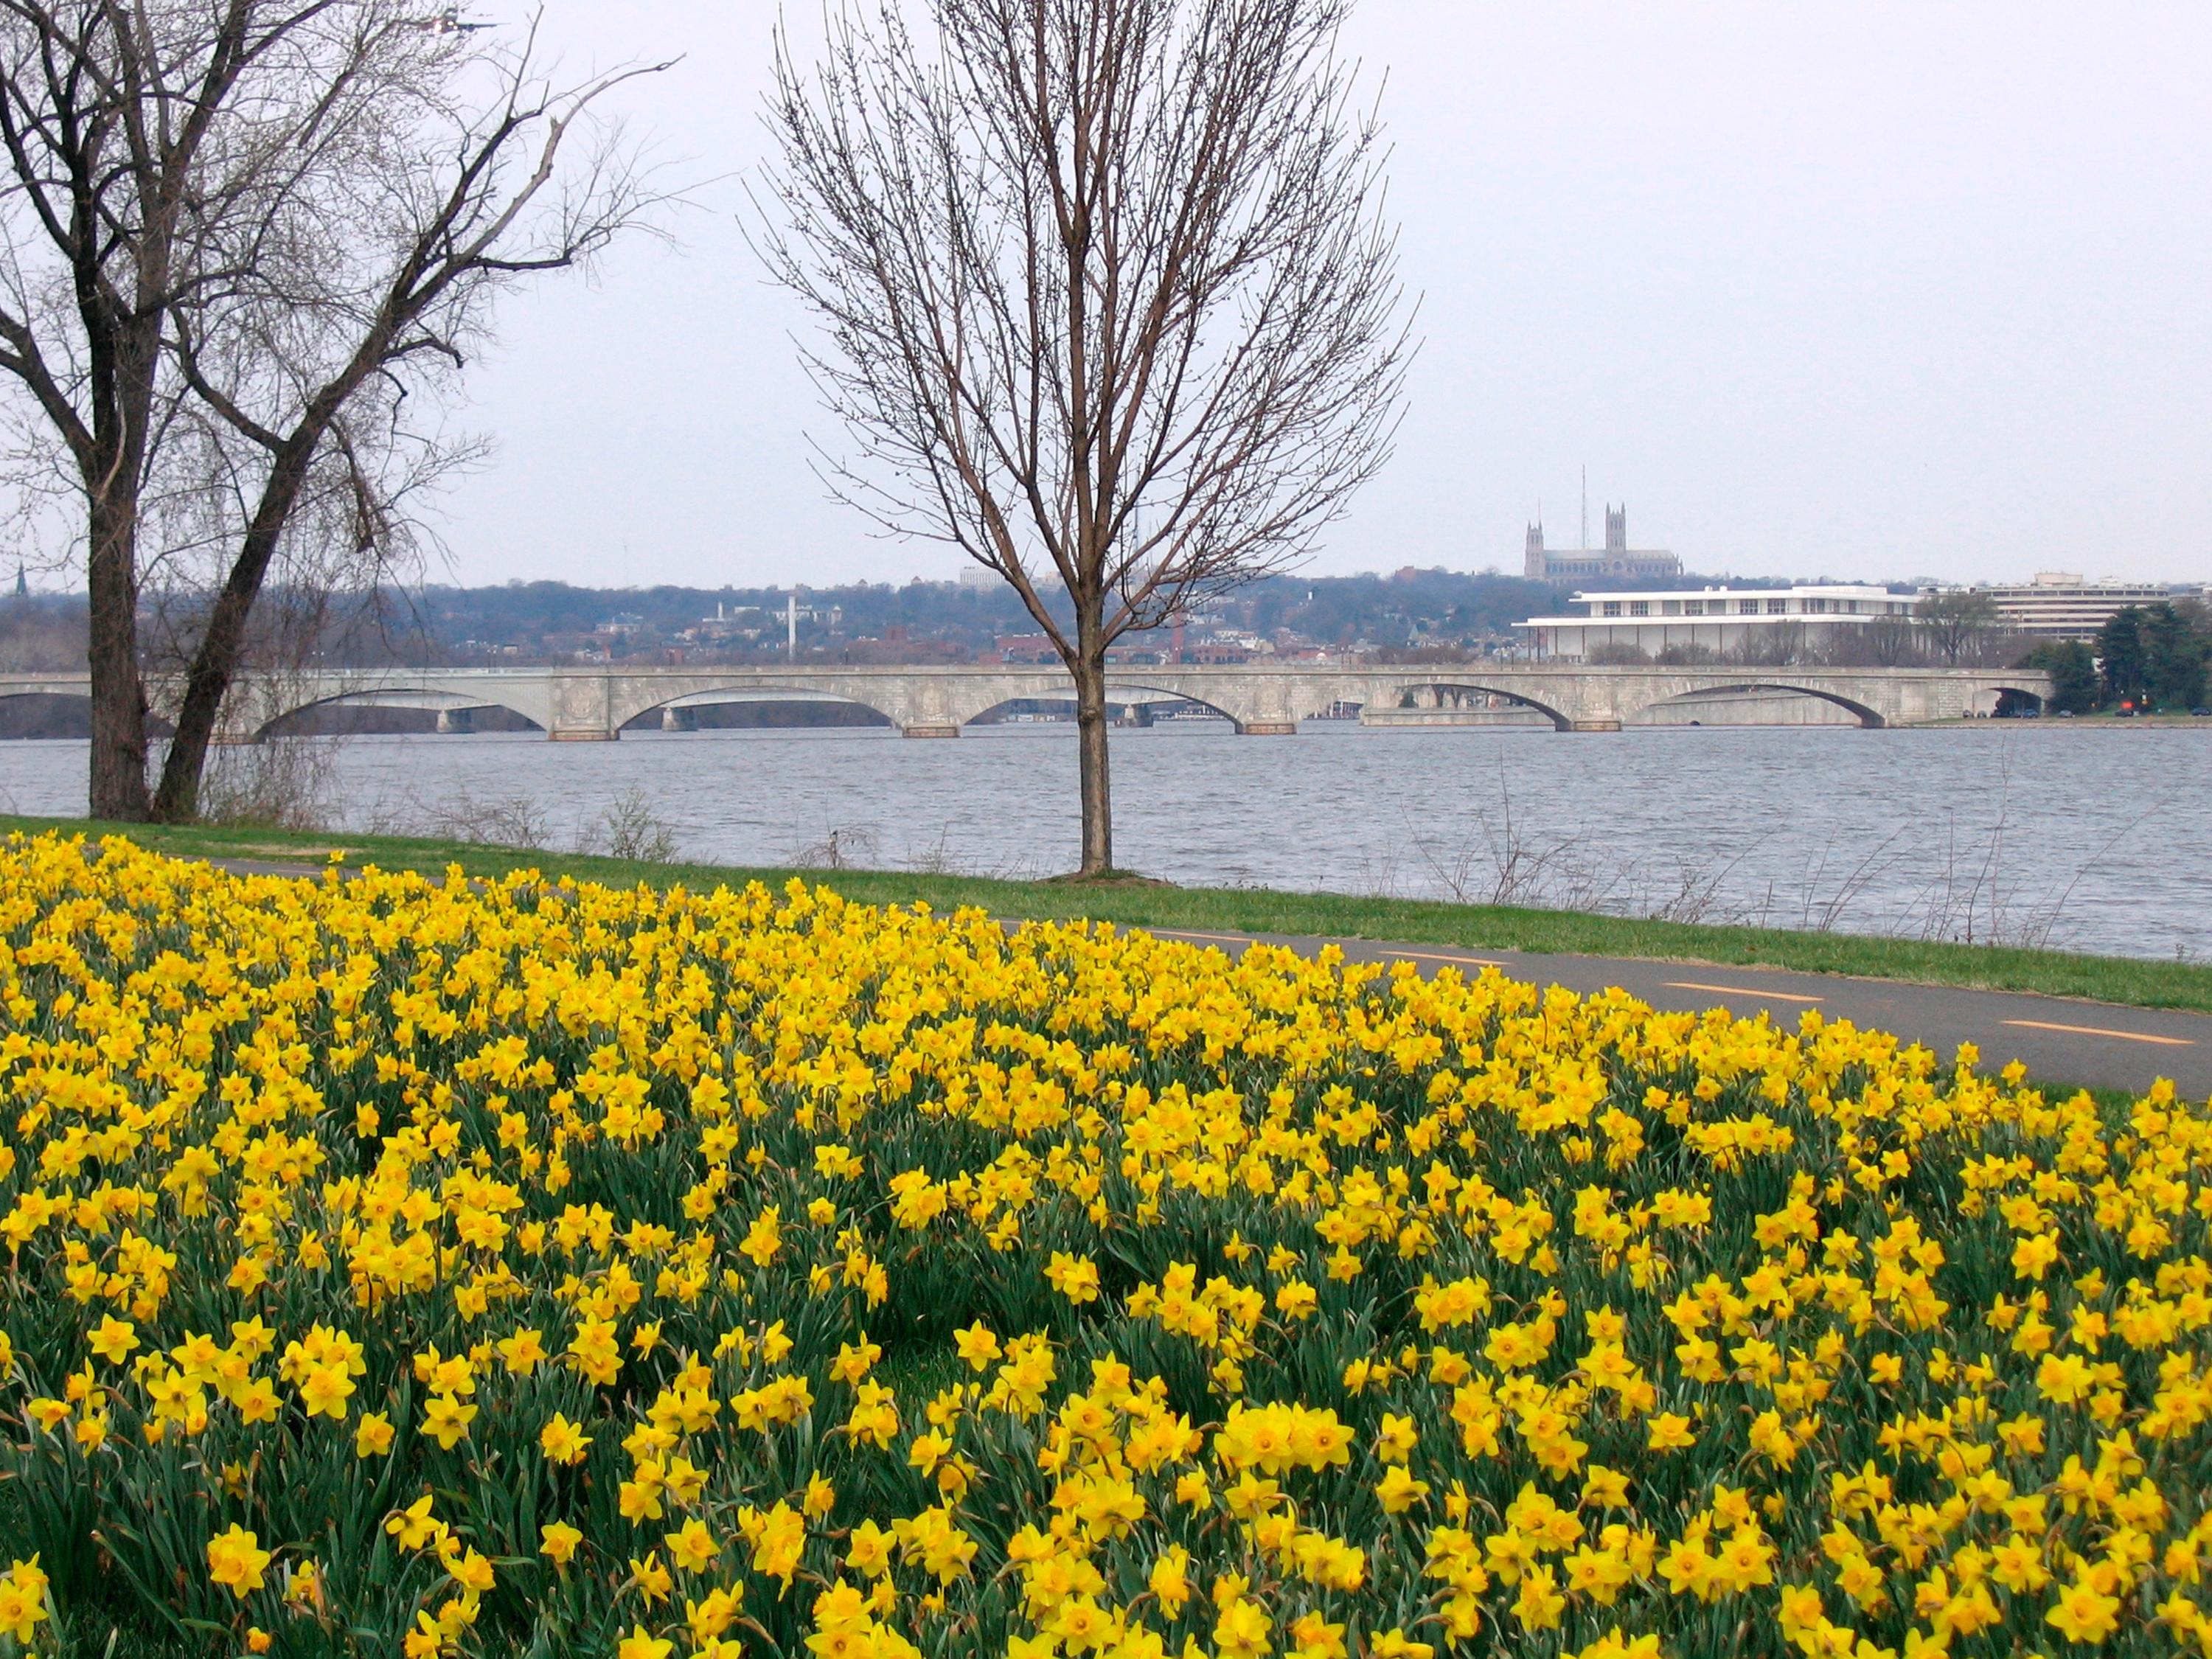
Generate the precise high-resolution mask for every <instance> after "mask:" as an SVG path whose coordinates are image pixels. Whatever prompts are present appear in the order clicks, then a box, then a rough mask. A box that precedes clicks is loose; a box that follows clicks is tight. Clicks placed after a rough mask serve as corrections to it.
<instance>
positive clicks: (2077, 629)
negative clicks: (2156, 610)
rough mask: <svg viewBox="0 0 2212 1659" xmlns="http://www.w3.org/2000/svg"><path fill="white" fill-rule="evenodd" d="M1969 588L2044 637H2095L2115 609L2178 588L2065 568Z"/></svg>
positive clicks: (2004, 618) (2024, 629)
mask: <svg viewBox="0 0 2212 1659" xmlns="http://www.w3.org/2000/svg"><path fill="white" fill-rule="evenodd" d="M1966 591H1967V592H1973V593H1986V594H1988V595H1989V597H1990V600H1991V601H1992V602H1993V603H1994V604H1995V605H1996V611H1997V617H1998V620H1999V621H2000V622H2001V623H2003V624H2004V625H2005V626H2006V627H2008V628H2012V629H2017V630H2019V631H2020V632H2021V633H2023V634H2033V635H2036V637H2038V638H2039V639H2045V640H2092V639H2094V638H2096V636H2097V630H2098V629H2100V628H2102V627H2103V626H2104V625H2105V623H2106V622H2107V621H2109V620H2110V619H2111V617H2112V614H2113V613H2114V612H2115V611H2124V610H2126V609H2127V608H2128V606H2130V605H2158V604H2160V603H2162V602H2163V601H2165V600H2167V599H2172V598H2173V597H2174V593H2175V590H2174V589H2172V588H2171V587H2168V586H2165V585H2164V584H2163V583H2160V582H2112V581H2105V582H2093V581H2086V580H2083V579H2082V578H2081V577H2080V576H2077V575H2074V574H2070V573H2069V572H2066V571H2063V570H2039V571H2038V572H2036V574H2035V580H2033V581H2029V582H2019V583H2013V584H2008V585H1998V586H1983V585H1977V586H1974V587H1972V588H1969V589H1967V590H1966Z"/></svg>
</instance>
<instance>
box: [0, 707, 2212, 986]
mask: <svg viewBox="0 0 2212 1659" xmlns="http://www.w3.org/2000/svg"><path fill="white" fill-rule="evenodd" d="M271 751H274V753H275V756H276V758H275V759H274V760H272V759H271V757H270V753H271ZM286 751H289V753H290V755H291V757H292V759H291V760H290V761H289V762H287V761H286V760H285V759H284V755H285V753H286ZM224 761H225V763H226V764H243V765H245V766H247V767H255V766H263V767H265V766H269V765H271V764H276V765H286V764H289V765H290V766H291V767H292V768H293V769H295V771H296V770H301V769H305V770H306V771H307V772H309V773H311V774H313V776H314V780H315V782H316V784H317V787H319V790H320V792H321V793H322V795H323V797H324V799H325V800H326V801H328V802H330V803H333V805H330V806H327V807H326V808H325V818H326V820H327V821H328V822H330V823H331V824H332V825H333V827H335V828H338V829H352V830H355V831H356V832H362V831H368V830H373V829H383V830H389V831H393V832H404V831H406V830H410V829H415V830H420V831H422V832H425V833H432V834H446V835H455V834H459V835H465V836H476V837H480V838H485V839H519V838H528V839H532V840H534V841H536V842H539V843H540V844H549V845H555V846H562V847H568V846H578V845H592V844H594V843H596V844H598V845H599V846H605V845H606V844H608V841H609V837H610V835H611V833H612V830H611V824H612V823H613V822H614V821H615V820H617V819H620V818H621V817H623V809H624V808H627V809H628V817H629V823H630V827H631V829H632V830H633V831H635V830H637V829H641V828H642V829H647V830H649V829H651V828H653V825H654V824H656V823H658V824H659V825H665V827H666V828H667V829H669V830H670V831H671V832H672V834H673V837H674V841H675V844H676V846H677V848H678V850H679V852H680V853H681V854H682V855H683V856H684V857H685V858H687V859H692V860H702V861H710V862H714V863H728V864H740V865H756V866H758V865H786V864H791V863H794V862H799V863H806V864H815V865H828V866H835V865H836V864H839V863H843V864H848V865H864V866H898V867H906V868H933V869H942V870H948V871H960V872H970V873H975V874H989V875H1005V876H1013V877H1020V876H1035V875H1042V874H1049V873H1052V872H1055V871H1059V870H1063V869H1066V868H1069V867H1071V866H1073V862H1074V854H1075V850H1076V845H1077V834H1076V811H1075V745H1074V741H1073V727H1071V726H1018V725H1009V726H996V727H979V728H971V730H970V731H969V732H968V733H967V734H966V735H965V736H963V737H962V738H959V739H957V740H955V741H942V740H939V741H927V742H925V741H915V740H909V739H905V738H900V737H898V736H897V735H896V734H895V733H891V732H884V731H879V730H871V729H865V728H863V729H838V730H820V729H816V730H767V731H760V730H753V731H710V732H685V733H676V732H668V733H663V732H643V733H640V732H632V733H630V734H628V735H626V736H625V737H624V738H623V739H622V740H621V741H620V742H619V743H610V744H551V743H548V742H546V741H545V740H544V738H542V737H538V736H537V735H535V734H511V735H508V734H502V735H480V736H469V735H453V736H421V737H393V738H367V737H355V738H301V739H290V740H288V741H286V742H284V743H282V744H266V745H263V748H262V749H261V750H234V751H228V754H227V755H226V756H225V757H224ZM1113 765H1114V803H1115V854H1116V862H1117V863H1119V864H1121V865H1122V866H1126V867H1128V868H1131V869H1135V870H1140V871H1144V872H1148V873H1151V874H1153V875H1158V876H1164V877H1166V878H1169V879H1170V880H1173V881H1176V882H1179V883H1183V884H1194V885H1208V886H1237V885H1249V886H1256V887H1278V888H1287V889H1297V890H1333V891H1340V892H1354V893H1389V894H1396V895H1401V896H1431V897H1459V898H1463V899H1468V900H1484V901H1486V900H1492V899H1497V900H1503V901H1506V902H1520V903H1534V904H1551V905H1560V906H1569V907H1573V908H1595V909H1603V910H1608V911H1612V912H1615V913H1617V914H1621V915H1668V916H1673V917H1675V918H1678V919H1680V920H1702V921H1742V922H1764V923H1768V924H1771V925H1774V926H1778V927H1834V928H1838V929H1842V930H1844V931H1849V932H1855V933H1893V934H1900V935H1906V936H1911V937H1926V938H1936V939H1967V940H1974V941H1985V940H1996V941H1998V942H2005V943H2022V944H2038V943H2043V944H2050V945H2059V946H2063V947H2066V948H2070V949H2075V950H2086V951H2102V952H2108V953H2112V954H2115V955H2126V956H2138V957H2175V956H2177V955H2179V956H2185V957H2191V958H2195V959H2205V958H2212V730H2206V731H2203V732H2199V731H2197V730H2194V729H2191V728H2172V727H2162V728H2138V729H2129V728H2121V729H2118V730H2114V729H2111V728H2105V727H2100V728H2098V729H2081V728H2074V729H2069V728H2067V727H2065V726H2059V725H2055V724H2046V725H2041V726H2015V725H2014V724H2012V723H2010V722H2006V723H2003V724H2002V725H1999V724H1992V725H1990V726H1986V727H1983V726H1976V727H1972V728H1959V727H1953V728H1948V729H1940V730H1928V731H1911V730H1902V731H1875V732H1869V731H1862V730H1859V729H1857V728H1855V727H1819V726H1805V727H1759V726H1747V727H1735V728H1723V727H1711V726H1705V727H1698V728H1692V729H1674V730H1667V729H1659V730H1642V731H1635V730H1632V731H1628V732H1619V733H1608V734H1602V735H1599V734H1580V735H1574V736H1565V735H1561V734H1559V733H1557V732H1552V731H1549V730H1547V729H1545V730H1535V729H1522V730H1516V729H1510V728H1505V729H1499V728H1492V729H1489V730H1480V729H1457V730H1452V729H1446V730H1434V729H1431V730H1427V731H1419V730H1399V731H1379V730H1370V729H1366V728H1363V727H1361V726H1358V724H1357V723H1356V722H1351V721H1312V722H1309V723H1308V725H1307V726H1306V727H1305V728H1304V731H1303V732H1301V733H1300V735H1298V736H1297V737H1296V738H1237V737H1235V736H1232V735H1231V734H1230V732H1229V729H1228V727H1227V726H1225V725H1223V724H1221V723H1219V722H1216V721H1211V720H1207V721H1182V720H1177V721H1170V722H1166V723H1164V724H1162V725H1160V726H1154V727H1152V728H1150V729H1127V730H1120V731H1117V732H1115V735H1114V738H1113ZM84 780H85V745H84V744H82V743H81V742H64V741H57V742H10V743H5V744H0V805H4V806H5V807H7V808H8V809H10V810H13V811H20V812H27V813H40V814H74V813H81V812H82V811H83V810H84V804H85V793H84V791H85V781H84ZM640 809H642V810H640Z"/></svg>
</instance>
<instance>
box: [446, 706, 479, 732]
mask: <svg viewBox="0 0 2212 1659" xmlns="http://www.w3.org/2000/svg"><path fill="white" fill-rule="evenodd" d="M476 729H477V711H476V710H475V709H473V708H441V709H440V710H439V711H438V730H439V731H440V732H450V733H454V734H458V735H459V736H462V737H466V736H468V735H469V734H471V733H472V732H475V730H476Z"/></svg>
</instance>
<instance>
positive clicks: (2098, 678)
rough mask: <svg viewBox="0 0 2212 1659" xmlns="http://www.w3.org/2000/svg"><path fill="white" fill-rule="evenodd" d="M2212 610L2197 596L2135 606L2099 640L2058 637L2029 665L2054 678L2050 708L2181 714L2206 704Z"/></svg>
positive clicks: (2211, 653)
mask: <svg viewBox="0 0 2212 1659" xmlns="http://www.w3.org/2000/svg"><path fill="white" fill-rule="evenodd" d="M2208 665H2212V610H2208V609H2207V608H2206V607H2205V605H2203V603H2202V602H2200V601H2197V600H2193V599H2184V600H2180V601H2178V602H2175V603H2172V604H2160V605H2130V606H2129V607H2128V608H2127V609H2126V610H2124V611H2117V612H2115V613H2114V614H2113V615H2112V617H2111V618H2110V619H2109V620H2108V621H2107V622H2106V623H2105V625H2104V626H2103V627H2102V628H2100V629H2098V630H2097V638H2096V642H2095V643H2094V644H2093V645H2090V644H2085V643H2083V642H2082V641H2079V640H2053V641H2045V643H2043V644H2041V645H2039V646H2037V647H2035V648H2034V649H2033V651H2031V652H2029V653H2027V659H2026V662H2025V663H2024V666H2026V667H2029V668H2040V669H2042V670H2044V671H2045V672H2046V673H2048V674H2050V675H2051V678H2052V681H2053V683H2054V689H2053V691H2052V694H2051V702H2050V707H2051V708H2052V709H2053V710H2054V711H2057V710H2061V709H2063V710H2064V711H2065V712H2067V713H2068V714H2088V713H2090V712H2091V711H2093V710H2095V709H2099V708H2131V709H2134V710H2136V711H2138V712H2143V713H2150V712H2160V711H2163V712H2176V711H2187V710H2191V709H2197V708H2203V707H2205V706H2206V681H2207V678H2208V676H2212V668H2208Z"/></svg>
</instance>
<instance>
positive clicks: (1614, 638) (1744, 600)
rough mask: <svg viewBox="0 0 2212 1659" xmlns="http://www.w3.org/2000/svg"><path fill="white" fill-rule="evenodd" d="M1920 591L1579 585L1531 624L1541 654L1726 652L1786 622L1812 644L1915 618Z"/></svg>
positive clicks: (1564, 657) (1565, 658)
mask: <svg viewBox="0 0 2212 1659" xmlns="http://www.w3.org/2000/svg"><path fill="white" fill-rule="evenodd" d="M1916 604H1917V596H1915V595H1913V594H1911V593H1893V592H1890V591H1889V590H1888V589H1887V588H1886V587H1871V586H1858V585H1855V584H1844V583H1837V584H1833V585H1814V586H1796V587H1701V588H1698V589H1696V590H1694V591H1683V592H1671V593H1577V594H1576V595H1575V596H1574V597H1573V598H1572V599H1570V600H1568V601H1567V604H1566V606H1565V610H1566V612H1567V614H1566V615H1565V616H1559V617H1530V618H1529V619H1528V621H1527V622H1523V623H1514V624H1513V625H1514V626H1515V627H1516V628H1517V629H1523V630H1525V632H1526V634H1527V635H1528V645H1529V647H1530V651H1531V653H1532V654H1533V655H1534V656H1535V657H1537V658H1538V659H1541V660H1546V661H1553V662H1583V661H1587V660H1588V659H1589V658H1590V657H1591V655H1592V654H1593V653H1603V654H1609V653H1608V650H1607V648H1608V647H1611V648H1613V650H1617V651H1619V652H1620V653H1623V654H1626V653H1628V652H1630V651H1640V652H1642V653H1644V655H1645V656H1648V657H1656V656H1657V655H1658V654H1659V653H1661V652H1662V651H1664V650H1666V649H1668V647H1678V646H1680V647H1687V646H1696V647H1704V648H1705V649H1706V650H1709V651H1713V652H1717V653H1720V654H1722V655H1723V656H1729V655H1735V654H1737V653H1740V652H1741V650H1742V649H1743V647H1744V645H1745V642H1746V641H1748V640H1752V639H1754V638H1757V637H1759V636H1760V635H1775V634H1776V633H1777V631H1778V630H1786V631H1787V633H1788V636H1789V637H1790V639H1791V640H1792V641H1794V642H1798V643H1803V644H1811V643H1813V642H1814V641H1816V640H1817V639H1819V638H1820V636H1821V635H1825V634H1831V633H1833V632H1835V631H1838V630H1840V629H1857V628H1868V627H1871V626H1873V625H1875V623H1881V622H1891V623H1894V622H1899V621H1904V620H1906V619H1909V618H1910V617H1911V615H1912V611H1913V607H1914V606H1915V605H1916Z"/></svg>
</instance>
